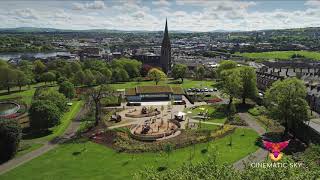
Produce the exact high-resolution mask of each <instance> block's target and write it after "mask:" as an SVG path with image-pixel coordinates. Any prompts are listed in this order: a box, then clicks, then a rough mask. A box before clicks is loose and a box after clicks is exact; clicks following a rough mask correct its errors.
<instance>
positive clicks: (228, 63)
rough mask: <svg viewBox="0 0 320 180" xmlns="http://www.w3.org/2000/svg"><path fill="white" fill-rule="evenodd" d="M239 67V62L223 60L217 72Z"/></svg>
mask: <svg viewBox="0 0 320 180" xmlns="http://www.w3.org/2000/svg"><path fill="white" fill-rule="evenodd" d="M236 67H237V63H236V62H234V61H231V60H225V61H221V62H220V63H219V67H218V69H217V74H218V75H220V74H221V72H222V71H224V70H230V69H233V68H236Z"/></svg>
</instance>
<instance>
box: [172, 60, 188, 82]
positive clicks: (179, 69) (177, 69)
mask: <svg viewBox="0 0 320 180" xmlns="http://www.w3.org/2000/svg"><path fill="white" fill-rule="evenodd" d="M187 70H188V67H187V65H185V64H175V65H174V66H173V68H172V76H173V78H175V79H178V78H180V79H181V83H183V80H184V78H185V76H186V74H187Z"/></svg>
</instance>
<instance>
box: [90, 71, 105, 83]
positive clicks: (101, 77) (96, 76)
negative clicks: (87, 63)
mask: <svg viewBox="0 0 320 180" xmlns="http://www.w3.org/2000/svg"><path fill="white" fill-rule="evenodd" d="M92 74H93V75H94V79H95V80H96V84H98V85H101V84H105V83H106V82H107V79H106V78H105V76H104V75H103V74H102V73H101V72H99V71H92Z"/></svg>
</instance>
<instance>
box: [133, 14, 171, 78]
mask: <svg viewBox="0 0 320 180" xmlns="http://www.w3.org/2000/svg"><path fill="white" fill-rule="evenodd" d="M132 58H133V59H136V60H138V61H141V62H142V63H143V64H148V65H150V66H153V67H160V68H162V70H163V72H165V73H166V74H168V73H169V72H170V71H171V43H170V37H169V32H168V23H167V19H166V25H165V29H164V33H163V39H162V43H161V51H160V55H156V54H152V53H144V54H134V55H133V56H132Z"/></svg>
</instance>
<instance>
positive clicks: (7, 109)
mask: <svg viewBox="0 0 320 180" xmlns="http://www.w3.org/2000/svg"><path fill="white" fill-rule="evenodd" d="M19 109H20V105H19V104H17V103H14V102H0V116H9V115H12V114H14V113H16V112H18V110H19Z"/></svg>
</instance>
